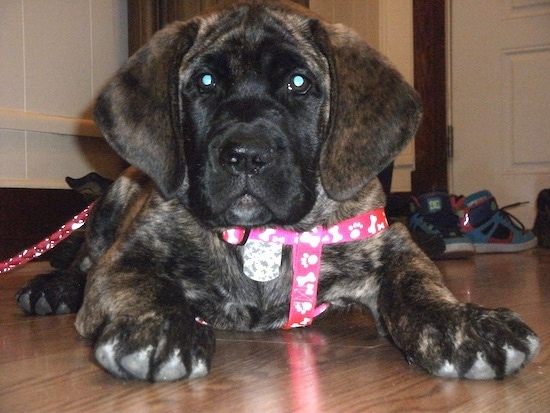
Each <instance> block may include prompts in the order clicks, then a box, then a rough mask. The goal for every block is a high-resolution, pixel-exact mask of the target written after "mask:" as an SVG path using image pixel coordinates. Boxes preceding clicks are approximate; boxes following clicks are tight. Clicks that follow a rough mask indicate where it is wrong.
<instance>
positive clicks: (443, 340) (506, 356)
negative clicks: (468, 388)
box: [406, 304, 540, 380]
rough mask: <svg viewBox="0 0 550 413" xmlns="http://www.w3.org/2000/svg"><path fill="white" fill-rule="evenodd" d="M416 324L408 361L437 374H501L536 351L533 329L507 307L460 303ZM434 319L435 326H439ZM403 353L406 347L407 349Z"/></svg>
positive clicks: (520, 364)
mask: <svg viewBox="0 0 550 413" xmlns="http://www.w3.org/2000/svg"><path fill="white" fill-rule="evenodd" d="M445 317H446V318H444V319H443V320H445V321H444V324H442V323H441V321H442V320H441V319H440V320H439V322H434V323H429V324H426V325H424V327H423V328H422V329H421V333H420V336H419V337H420V339H419V340H418V342H417V350H415V351H412V352H411V353H409V354H412V356H409V360H410V361H413V362H416V363H417V364H419V365H421V366H422V367H424V368H425V369H427V370H428V371H429V372H431V373H433V374H435V375H436V376H441V377H451V378H466V379H473V380H488V379H503V378H504V377H506V376H508V375H511V374H513V373H516V372H517V371H519V370H520V369H521V368H523V367H524V366H525V365H526V364H528V363H529V362H530V361H531V360H532V359H533V358H534V357H535V356H536V355H537V353H538V350H539V347H540V342H539V339H538V337H537V336H536V334H535V333H534V332H533V331H532V330H531V329H530V328H529V327H528V326H527V325H526V324H525V323H524V322H523V320H522V319H521V318H520V317H519V316H518V315H517V314H516V313H514V312H512V311H510V310H508V309H504V308H501V309H496V310H490V309H485V308H482V307H479V306H475V305H473V304H462V305H460V306H458V308H456V309H455V310H454V311H451V312H450V313H448V314H446V315H445ZM438 324H439V327H438ZM406 353H407V352H406Z"/></svg>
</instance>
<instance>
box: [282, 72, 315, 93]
mask: <svg viewBox="0 0 550 413" xmlns="http://www.w3.org/2000/svg"><path fill="white" fill-rule="evenodd" d="M287 88H288V91H289V92H294V93H298V94H300V95H305V94H306V93H307V92H308V90H309V89H310V88H311V81H310V80H309V79H308V78H307V77H305V76H302V75H296V74H295V75H292V76H290V80H289V82H288V85H287Z"/></svg>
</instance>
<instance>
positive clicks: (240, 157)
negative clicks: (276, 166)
mask: <svg viewBox="0 0 550 413" xmlns="http://www.w3.org/2000/svg"><path fill="white" fill-rule="evenodd" d="M219 159H220V164H221V165H222V166H223V167H225V168H227V169H229V170H230V171H231V172H232V173H236V174H257V173H259V172H260V171H261V170H262V169H264V168H265V167H266V166H268V165H270V164H271V163H273V162H274V160H275V153H274V150H273V148H271V147H270V146H269V144H268V143H267V142H265V140H262V139H260V138H246V137H239V138H233V139H230V140H229V141H228V142H227V143H226V144H225V145H224V146H223V147H222V148H221V150H220V158H219Z"/></svg>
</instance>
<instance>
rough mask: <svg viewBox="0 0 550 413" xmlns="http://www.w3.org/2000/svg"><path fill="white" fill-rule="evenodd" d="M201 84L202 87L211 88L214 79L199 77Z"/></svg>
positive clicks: (207, 76) (208, 76) (210, 76)
mask: <svg viewBox="0 0 550 413" xmlns="http://www.w3.org/2000/svg"><path fill="white" fill-rule="evenodd" d="M201 83H202V84H203V85H204V86H212V83H214V79H213V78H212V75H209V74H206V75H203V76H202V77H201Z"/></svg>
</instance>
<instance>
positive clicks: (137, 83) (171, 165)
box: [94, 21, 198, 197]
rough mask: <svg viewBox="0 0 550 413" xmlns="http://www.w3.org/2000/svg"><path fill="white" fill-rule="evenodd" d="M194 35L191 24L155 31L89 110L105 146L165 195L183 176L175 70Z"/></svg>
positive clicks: (172, 192)
mask: <svg viewBox="0 0 550 413" xmlns="http://www.w3.org/2000/svg"><path fill="white" fill-rule="evenodd" d="M197 31H198V23H197V22H193V21H192V22H190V23H176V24H173V25H170V26H168V27H167V28H165V29H162V30H160V31H158V32H157V33H156V34H155V35H154V36H153V37H152V39H151V40H150V41H149V43H147V44H146V45H145V46H143V47H142V48H141V49H140V50H138V52H136V54H134V55H133V56H132V57H131V58H130V59H129V60H128V62H127V63H126V64H125V65H124V66H123V67H122V68H121V69H120V70H119V72H118V73H117V74H116V75H115V76H114V78H113V79H112V80H111V81H110V82H109V83H108V84H107V86H106V87H105V88H104V89H103V91H102V92H101V94H100V95H99V97H98V99H97V103H96V107H95V111H94V116H95V120H96V123H97V124H98V126H99V128H100V130H101V131H102V133H103V134H104V136H105V138H106V139H107V141H108V142H109V144H110V145H111V146H112V147H113V148H114V149H115V151H116V152H117V153H118V154H119V155H120V156H121V157H122V158H123V159H125V160H126V161H127V162H129V163H130V164H132V165H134V166H136V167H138V168H139V169H141V170H142V171H143V172H145V173H146V174H147V175H149V177H150V178H152V179H153V181H155V183H156V184H157V186H158V188H159V189H160V191H161V192H162V193H163V195H164V196H166V197H172V196H174V195H175V193H176V192H177V190H178V188H179V187H180V185H181V184H182V182H183V179H184V176H185V161H184V153H183V151H184V149H183V140H184V139H183V138H182V136H181V134H182V128H181V125H180V116H179V105H178V69H179V65H180V63H181V60H182V57H183V55H184V54H185V53H186V52H187V50H189V48H190V47H191V45H192V44H193V41H194V39H195V37H196V34H197Z"/></svg>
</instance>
